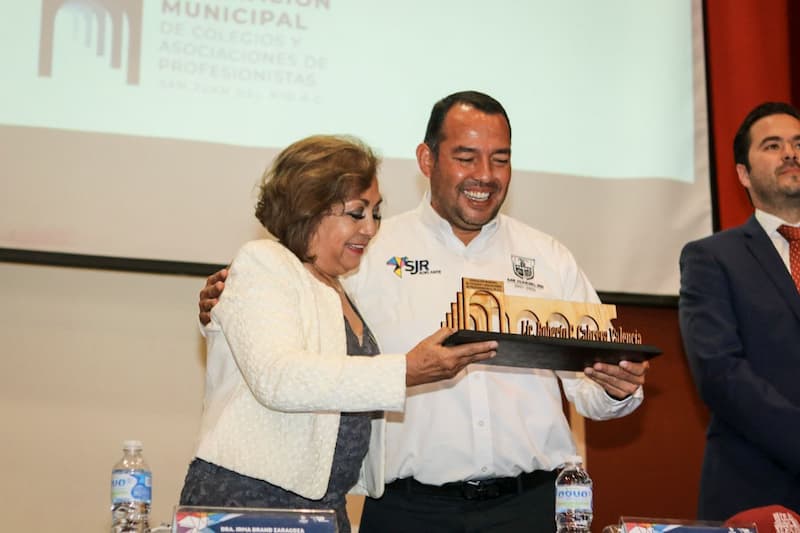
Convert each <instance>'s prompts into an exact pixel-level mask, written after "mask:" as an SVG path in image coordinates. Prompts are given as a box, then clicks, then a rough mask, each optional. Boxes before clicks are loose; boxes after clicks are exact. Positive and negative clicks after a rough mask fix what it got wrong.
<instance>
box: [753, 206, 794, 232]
mask: <svg viewBox="0 0 800 533" xmlns="http://www.w3.org/2000/svg"><path fill="white" fill-rule="evenodd" d="M755 214H756V220H758V223H759V224H761V227H762V228H764V231H766V232H767V235H769V236H770V237H772V236H774V235H779V233H778V226H781V225H784V224H785V225H787V226H798V225H797V224H789V223H788V222H786V221H785V220H783V219H781V218H780V217H776V216H775V215H773V214H771V213H767V212H766V211H762V210H761V209H756V213H755Z"/></svg>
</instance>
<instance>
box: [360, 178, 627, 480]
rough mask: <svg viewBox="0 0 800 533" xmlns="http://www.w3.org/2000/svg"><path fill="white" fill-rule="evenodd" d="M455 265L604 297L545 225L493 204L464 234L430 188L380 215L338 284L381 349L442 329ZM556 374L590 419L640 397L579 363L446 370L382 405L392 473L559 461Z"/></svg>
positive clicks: (506, 471) (564, 442)
mask: <svg viewBox="0 0 800 533" xmlns="http://www.w3.org/2000/svg"><path fill="white" fill-rule="evenodd" d="M515 256H516V257H518V258H524V260H525V262H526V264H527V265H532V266H533V271H532V272H530V273H528V274H532V276H530V277H528V275H524V274H523V276H522V277H521V276H520V275H517V274H515V273H514V268H513V265H512V259H513V258H514V257H515ZM398 264H400V265H401V267H400V268H396V265H398ZM462 277H471V278H480V279H488V280H497V281H502V282H504V284H505V291H506V293H507V294H512V295H523V296H530V297H534V298H546V299H561V300H572V301H586V302H598V301H599V299H598V297H597V294H596V293H595V291H594V289H593V288H592V286H591V284H590V283H589V280H588V279H587V278H586V276H585V275H584V273H583V272H582V271H581V270H580V268H579V267H578V265H577V264H576V262H575V260H574V258H573V256H572V254H571V253H570V252H569V251H568V250H567V249H566V248H565V247H564V246H563V245H562V244H560V243H559V242H558V241H556V240H555V239H553V238H552V237H550V236H548V235H546V234H544V233H542V232H540V231H537V230H535V229H533V228H530V227H528V226H526V225H524V224H522V223H521V222H519V221H517V220H514V219H512V218H509V217H507V216H504V215H500V216H498V217H497V218H495V219H494V220H493V221H491V222H490V223H489V224H487V225H486V226H484V227H483V229H482V231H481V233H480V234H479V235H478V236H476V237H475V238H474V239H473V240H472V241H471V242H470V243H469V244H468V245H466V246H465V245H464V244H463V243H462V242H461V241H460V240H459V239H458V238H457V237H456V236H455V235H454V234H453V231H452V229H451V227H450V225H449V223H448V222H447V221H446V220H444V219H442V218H441V217H440V216H439V215H438V214H437V213H436V212H435V211H434V210H433V209H432V208H431V206H430V193H428V194H426V196H425V198H424V199H423V200H422V202H421V204H420V205H419V206H418V207H417V208H416V209H415V210H412V211H409V212H406V213H404V214H401V215H398V216H396V217H393V218H391V219H389V220H386V221H385V222H384V223H383V225H382V227H381V230H380V232H379V233H378V236H377V237H376V238H375V239H374V240H373V242H372V243H371V244H370V247H369V249H368V251H367V253H366V255H365V257H364V259H363V260H362V263H361V266H360V268H359V270H358V272H356V273H355V274H354V275H352V276H350V277H349V278H347V279H346V280H345V284H346V288H347V290H348V293H349V294H351V296H352V297H353V298H354V299H355V301H356V305H357V306H358V308H359V310H360V311H361V313H362V315H363V316H364V318H365V320H366V321H367V323H368V324H369V326H370V328H371V329H372V331H373V333H374V334H375V336H376V338H377V340H378V343H379V344H380V345H381V349H382V350H383V351H384V352H390V353H402V352H407V351H408V350H409V349H411V348H412V347H413V346H414V345H415V344H416V343H418V342H419V341H420V340H422V339H423V338H425V337H427V336H428V335H430V334H431V333H433V332H434V331H436V330H437V329H438V327H439V324H440V323H441V322H442V321H443V320H444V317H445V313H447V312H448V311H449V310H450V302H454V301H455V298H456V292H457V291H459V290H460V289H461V278H462ZM557 376H558V378H560V379H561V383H562V385H563V387H564V391H565V393H566V396H567V398H568V399H569V400H570V401H571V402H573V403H574V404H575V405H576V407H577V409H578V411H579V412H580V413H581V414H582V415H584V416H586V417H589V418H592V419H607V418H615V417H620V416H623V415H626V414H628V413H630V412H631V411H633V410H634V409H636V407H637V406H638V405H639V404H640V403H641V402H642V399H643V393H642V390H641V387H640V388H639V390H638V391H637V392H636V394H634V395H632V396H630V397H628V398H626V399H625V400H622V401H617V400H615V399H613V398H611V397H610V396H608V395H607V394H606V393H605V391H604V390H603V389H602V387H600V386H599V385H597V384H596V383H594V382H593V381H591V380H590V379H588V378H587V377H585V376H584V375H583V374H582V373H574V372H558V373H555V372H553V371H550V370H532V369H520V368H507V367H498V366H487V365H471V366H469V367H467V368H466V369H464V370H463V371H462V372H461V373H460V374H459V375H458V376H456V377H455V378H453V379H451V380H447V381H442V382H438V383H435V384H429V385H421V386H418V387H414V388H411V389H409V393H408V397H407V400H406V408H405V413H403V414H398V413H387V442H386V447H387V448H386V452H387V457H386V461H387V463H386V464H387V471H386V480H387V482H391V481H393V480H395V479H398V478H406V477H413V478H415V479H416V480H418V481H420V482H422V483H427V484H431V485H441V484H443V483H446V482H451V481H463V480H470V479H485V478H493V477H508V476H516V475H518V474H520V473H522V472H531V471H533V470H553V469H555V468H557V467H558V466H559V465H561V464H562V463H563V462H564V461H565V459H566V458H567V457H568V456H569V455H572V454H574V453H575V444H574V442H573V440H572V434H571V433H570V429H569V425H568V423H567V420H566V417H565V415H564V413H563V409H562V404H561V396H560V392H559V386H558V379H557Z"/></svg>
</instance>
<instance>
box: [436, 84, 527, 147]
mask: <svg viewBox="0 0 800 533" xmlns="http://www.w3.org/2000/svg"><path fill="white" fill-rule="evenodd" d="M457 104H465V105H468V106H470V107H474V108H475V109H477V110H478V111H482V112H483V113H486V114H489V115H503V118H505V119H506V124H507V125H508V136H509V138H510V137H511V121H510V120H508V114H507V113H506V110H505V109H504V108H503V105H502V104H501V103H500V102H498V101H497V100H495V99H494V98H492V97H491V96H489V95H488V94H484V93H480V92H478V91H461V92H457V93H453V94H451V95H449V96H445V97H444V98H442V99H441V100H439V101H438V102H436V103H435V104H434V105H433V109H432V110H431V116H430V118H429V119H428V128H427V129H426V130H425V144H427V145H428V148H430V149H431V152H433V155H434V156H438V155H439V144H440V143H441V142H442V125H443V124H444V117H445V115H447V112H448V111H450V109H451V108H452V107H453V106H455V105H457Z"/></svg>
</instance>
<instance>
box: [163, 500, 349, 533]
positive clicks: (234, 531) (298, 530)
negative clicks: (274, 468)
mask: <svg viewBox="0 0 800 533" xmlns="http://www.w3.org/2000/svg"><path fill="white" fill-rule="evenodd" d="M172 524H173V526H172V531H173V533H197V532H202V533H337V531H338V529H337V526H336V514H335V513H334V512H333V511H331V510H316V509H315V510H311V509H252V508H231V507H195V506H188V505H185V506H180V507H177V508H176V509H175V517H174V520H173V523H172Z"/></svg>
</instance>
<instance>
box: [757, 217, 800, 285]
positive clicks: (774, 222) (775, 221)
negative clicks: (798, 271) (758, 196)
mask: <svg viewBox="0 0 800 533" xmlns="http://www.w3.org/2000/svg"><path fill="white" fill-rule="evenodd" d="M755 214H756V220H757V221H758V223H759V224H761V227H762V228H764V231H766V232H767V235H768V236H769V240H771V241H772V244H773V245H774V246H775V249H776V250H778V254H779V255H780V256H781V259H783V264H785V265H786V269H787V270H788V271H789V272H791V271H792V268H791V263H790V261H789V241H787V240H786V237H784V236H783V235H781V234H780V233H778V227H780V226H782V225H786V226H795V227H800V225H798V224H789V223H788V222H786V221H785V220H782V219H780V218H778V217H776V216H775V215H772V214H770V213H767V212H766V211H762V210H760V209H756V213H755Z"/></svg>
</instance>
